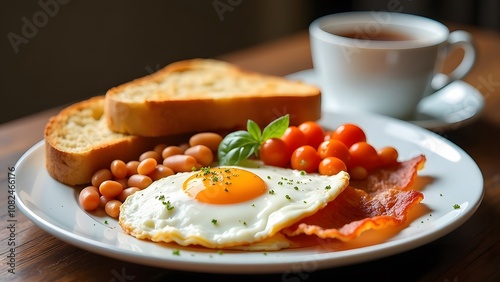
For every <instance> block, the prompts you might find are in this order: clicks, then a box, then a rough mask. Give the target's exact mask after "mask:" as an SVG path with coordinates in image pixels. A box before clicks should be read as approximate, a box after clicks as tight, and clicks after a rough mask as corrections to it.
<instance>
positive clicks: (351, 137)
mask: <svg viewBox="0 0 500 282" xmlns="http://www.w3.org/2000/svg"><path fill="white" fill-rule="evenodd" d="M330 139H335V140H339V141H341V142H343V143H344V144H345V145H346V146H347V147H348V148H350V147H351V146H352V145H353V144H354V143H357V142H366V134H365V132H364V131H363V129H361V127H359V126H357V125H355V124H352V123H345V124H343V125H341V126H339V127H337V128H336V129H335V130H334V131H333V132H331V135H330Z"/></svg>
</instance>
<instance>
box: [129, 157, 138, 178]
mask: <svg viewBox="0 0 500 282" xmlns="http://www.w3.org/2000/svg"><path fill="white" fill-rule="evenodd" d="M139 163H140V162H139V161H130V162H128V163H127V175H128V176H131V175H134V174H137V167H138V166H139Z"/></svg>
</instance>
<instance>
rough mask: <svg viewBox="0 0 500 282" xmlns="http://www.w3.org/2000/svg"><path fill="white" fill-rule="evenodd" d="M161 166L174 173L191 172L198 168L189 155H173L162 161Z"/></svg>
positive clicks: (194, 160)
mask: <svg viewBox="0 0 500 282" xmlns="http://www.w3.org/2000/svg"><path fill="white" fill-rule="evenodd" d="M163 165H164V166H166V167H169V168H171V169H172V170H173V171H174V172H175V173H177V172H188V171H192V170H193V168H194V169H196V168H197V167H198V162H197V161H196V159H195V158H194V157H193V156H190V155H173V156H170V157H167V158H165V159H164V160H163Z"/></svg>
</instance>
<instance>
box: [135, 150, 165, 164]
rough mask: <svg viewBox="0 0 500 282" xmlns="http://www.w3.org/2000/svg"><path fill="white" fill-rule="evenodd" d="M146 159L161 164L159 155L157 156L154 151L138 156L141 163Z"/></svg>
mask: <svg viewBox="0 0 500 282" xmlns="http://www.w3.org/2000/svg"><path fill="white" fill-rule="evenodd" d="M147 158H153V159H155V160H156V161H157V162H161V160H162V157H161V155H160V154H158V153H157V152H155V151H146V152H144V153H142V154H141V155H140V156H139V161H143V160H145V159H147Z"/></svg>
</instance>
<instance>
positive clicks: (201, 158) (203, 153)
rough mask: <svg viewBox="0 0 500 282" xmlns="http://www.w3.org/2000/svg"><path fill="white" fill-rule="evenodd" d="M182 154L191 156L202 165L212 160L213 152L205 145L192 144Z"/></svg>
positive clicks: (208, 163)
mask: <svg viewBox="0 0 500 282" xmlns="http://www.w3.org/2000/svg"><path fill="white" fill-rule="evenodd" d="M184 154H186V155H189V156H193V157H194V158H195V159H196V161H198V163H200V164H201V165H202V166H209V165H210V164H212V162H213V161H214V154H213V152H212V150H210V148H208V147H207V146H205V145H194V146H193V147H190V148H188V149H187V150H186V151H185V152H184Z"/></svg>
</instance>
